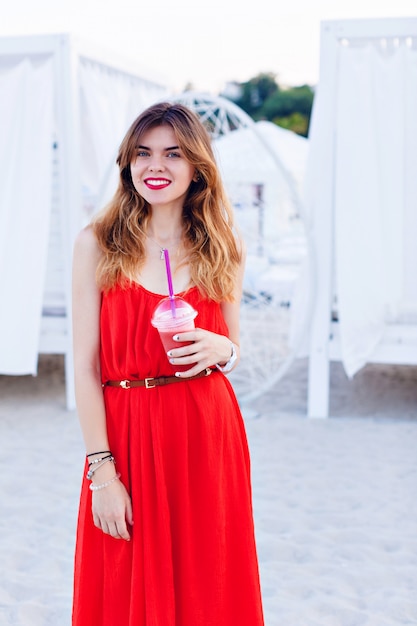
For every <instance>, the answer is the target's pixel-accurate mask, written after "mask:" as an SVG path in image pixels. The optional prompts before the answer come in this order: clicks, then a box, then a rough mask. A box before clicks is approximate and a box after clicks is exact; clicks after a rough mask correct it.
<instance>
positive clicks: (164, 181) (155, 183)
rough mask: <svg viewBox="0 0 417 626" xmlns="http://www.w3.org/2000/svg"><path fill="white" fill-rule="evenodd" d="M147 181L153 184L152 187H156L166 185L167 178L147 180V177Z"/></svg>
mask: <svg viewBox="0 0 417 626" xmlns="http://www.w3.org/2000/svg"><path fill="white" fill-rule="evenodd" d="M147 182H148V184H149V185H153V187H156V186H158V185H166V184H167V183H168V181H167V180H149V179H148V181H147Z"/></svg>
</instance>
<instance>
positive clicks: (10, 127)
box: [0, 58, 53, 375]
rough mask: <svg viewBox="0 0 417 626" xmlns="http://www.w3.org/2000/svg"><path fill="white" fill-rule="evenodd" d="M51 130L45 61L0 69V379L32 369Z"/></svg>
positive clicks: (39, 304)
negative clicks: (2, 375)
mask: <svg viewBox="0 0 417 626" xmlns="http://www.w3.org/2000/svg"><path fill="white" fill-rule="evenodd" d="M52 132H53V67H52V59H51V58H44V59H42V60H37V61H36V62H35V61H31V60H29V59H23V60H21V61H20V62H18V63H16V64H14V65H8V66H5V65H3V66H0V137H1V142H0V173H1V174H0V176H1V184H0V294H1V305H0V373H1V374H11V375H20V374H36V371H37V357H38V344H39V331H40V322H41V313H42V295H43V286H44V277H45V268H46V257H47V248H48V246H47V242H48V234H49V219H50V212H51V186H52Z"/></svg>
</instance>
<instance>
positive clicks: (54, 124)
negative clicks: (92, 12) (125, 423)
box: [0, 35, 167, 405]
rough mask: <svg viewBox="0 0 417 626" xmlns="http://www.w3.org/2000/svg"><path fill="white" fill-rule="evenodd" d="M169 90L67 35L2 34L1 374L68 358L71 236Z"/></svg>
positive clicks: (70, 398) (127, 64)
mask: <svg viewBox="0 0 417 626" xmlns="http://www.w3.org/2000/svg"><path fill="white" fill-rule="evenodd" d="M166 94H167V89H166V87H165V85H164V84H163V82H162V81H160V82H158V81H157V80H155V78H154V77H152V78H150V77H149V76H147V75H146V73H145V72H144V71H143V70H141V69H138V68H137V67H136V66H132V63H130V62H127V61H125V60H120V59H119V60H116V59H115V57H114V55H113V54H111V55H109V53H104V52H103V51H97V50H92V49H91V48H89V46H87V45H86V44H85V43H82V42H80V41H76V40H74V39H73V38H71V37H70V36H69V35H47V36H31V37H10V38H2V39H0V136H1V137H2V141H1V143H0V166H1V170H0V171H1V185H0V293H1V302H2V304H1V307H0V373H1V374H9V375H22V374H33V375H34V374H36V372H37V361H38V354H39V353H40V352H46V353H57V354H65V355H66V357H67V359H69V360H70V359H71V320H70V282H71V280H70V274H71V258H72V246H73V241H74V237H75V235H76V233H77V232H78V231H79V229H80V228H81V227H82V226H83V225H84V224H85V223H86V222H87V221H88V220H89V218H90V216H91V214H92V213H93V212H94V211H95V210H96V208H97V199H98V198H99V197H100V195H101V191H102V188H103V186H104V185H105V181H106V178H107V174H108V172H109V171H110V170H111V169H112V167H113V162H114V159H115V155H116V153H117V147H118V145H119V143H120V141H121V139H122V138H123V135H124V133H125V131H126V129H127V128H128V125H129V124H130V123H131V122H132V121H133V119H134V118H135V117H136V116H137V115H138V114H139V113H140V111H141V110H143V109H144V108H145V107H146V106H148V105H149V104H151V103H152V102H155V101H157V100H160V99H161V98H163V97H165V95H166ZM67 401H68V404H69V405H72V404H73V388H72V365H71V363H68V362H67Z"/></svg>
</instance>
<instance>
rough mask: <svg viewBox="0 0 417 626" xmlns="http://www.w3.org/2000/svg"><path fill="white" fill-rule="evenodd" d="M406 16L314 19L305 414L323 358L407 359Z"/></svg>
mask: <svg viewBox="0 0 417 626" xmlns="http://www.w3.org/2000/svg"><path fill="white" fill-rule="evenodd" d="M416 110H417V18H409V19H383V20H346V21H330V22H323V23H322V27H321V58H320V78H319V85H318V90H317V94H316V99H315V102H314V106H313V115H312V121H311V126H310V154H309V157H310V160H309V164H308V166H307V172H306V179H307V180H306V189H305V193H306V199H305V205H306V210H307V214H308V217H307V219H308V222H309V230H311V232H312V234H313V245H314V249H315V257H316V258H315V261H316V267H317V274H316V289H317V293H316V297H315V305H314V315H313V318H312V328H311V342H310V362H309V398H308V413H309V416H310V417H327V416H328V413H329V363H330V361H331V360H342V361H343V364H344V367H345V370H346V372H347V374H348V375H349V376H353V375H354V373H355V372H356V371H358V369H360V367H362V366H363V365H364V364H366V363H371V362H376V363H378V362H379V363H397V364H414V365H416V364H417V272H416V268H417V244H416V241H417V124H416V115H415V113H416Z"/></svg>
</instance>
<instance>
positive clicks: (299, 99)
mask: <svg viewBox="0 0 417 626" xmlns="http://www.w3.org/2000/svg"><path fill="white" fill-rule="evenodd" d="M240 87H241V96H240V98H238V99H237V100H235V103H236V104H237V105H238V106H240V107H241V108H242V109H243V110H244V111H246V113H248V115H250V116H251V117H252V118H253V119H254V120H255V121H258V120H261V119H264V120H268V121H270V122H273V123H275V124H277V125H278V126H282V127H283V128H287V129H289V130H292V131H294V132H296V133H298V134H299V135H303V136H305V137H307V135H308V129H309V125H310V116H311V109H312V105H313V100H314V91H313V89H312V88H311V87H310V86H309V85H300V86H297V87H290V88H286V89H284V88H281V87H280V86H279V85H278V84H277V82H276V80H275V75H274V74H272V73H262V74H259V75H258V76H256V77H255V78H252V79H251V80H249V81H247V82H246V83H241V85H240Z"/></svg>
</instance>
